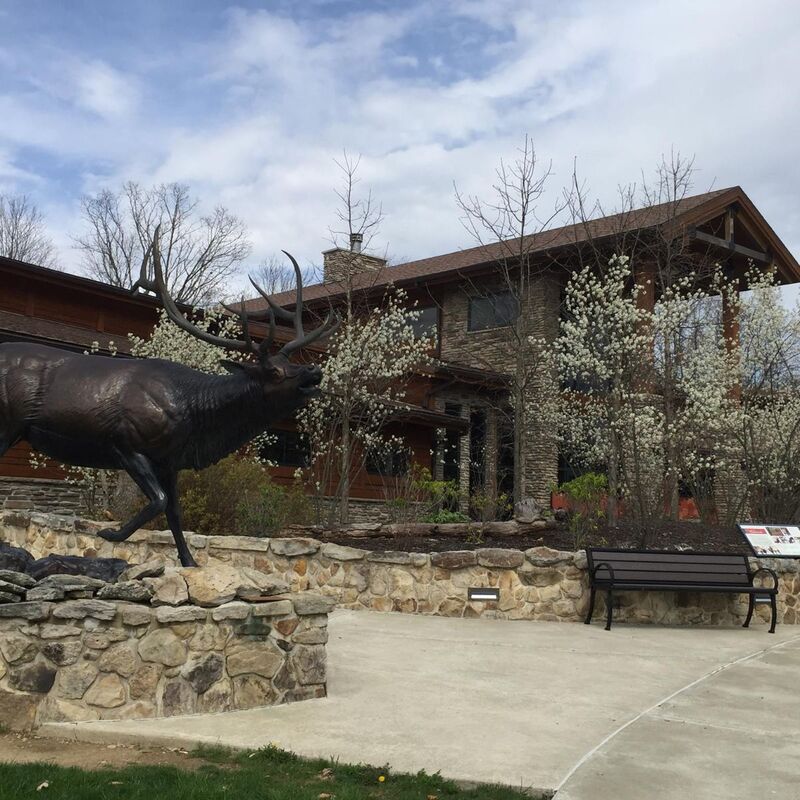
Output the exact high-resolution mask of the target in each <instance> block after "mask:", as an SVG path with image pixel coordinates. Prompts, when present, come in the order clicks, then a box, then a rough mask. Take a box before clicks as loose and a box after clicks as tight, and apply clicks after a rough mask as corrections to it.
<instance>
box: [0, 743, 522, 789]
mask: <svg viewBox="0 0 800 800" xmlns="http://www.w3.org/2000/svg"><path fill="white" fill-rule="evenodd" d="M193 755H194V756H196V757H197V758H199V759H202V762H201V763H199V765H198V764H195V765H188V764H187V769H178V768H176V767H168V766H130V767H125V768H123V769H102V770H92V771H86V770H81V769H76V768H73V767H57V766H54V765H51V764H43V763H33V764H0V800H12V799H13V800H22V799H23V798H36V800H114V798H125V800H129V799H130V800H139V798H141V800H160V798H168V800H306V799H307V800H367V798H369V799H370V800H373V799H374V800H446V798H456V799H457V800H478V798H480V800H520V798H523V797H525V798H528V800H530V795H527V794H525V793H524V792H522V791H519V790H516V789H508V788H502V787H490V786H481V787H479V788H474V789H460V788H459V787H458V786H456V784H454V783H453V782H452V781H448V780H445V779H443V778H441V777H439V776H438V775H427V774H425V773H420V774H418V775H402V774H395V773H393V772H391V771H390V770H389V768H388V767H385V768H376V767H365V766H350V765H344V764H338V763H335V762H332V761H323V760H317V761H309V760H305V759H301V758H299V757H298V756H296V755H294V754H292V753H287V752H285V751H283V750H279V749H277V748H274V747H268V748H265V749H263V750H256V751H254V752H243V753H235V752H231V751H227V750H223V749H216V748H213V749H209V748H203V749H201V750H197V751H195V752H194V753H193Z"/></svg>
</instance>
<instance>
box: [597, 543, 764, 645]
mask: <svg viewBox="0 0 800 800" xmlns="http://www.w3.org/2000/svg"><path fill="white" fill-rule="evenodd" d="M586 557H587V560H588V566H589V579H590V588H591V594H590V598H589V611H588V614H587V616H586V620H585V622H586V624H587V625H588V624H589V623H590V622H591V620H592V614H593V613H594V604H595V598H596V594H597V591H598V590H599V591H604V592H605V593H606V630H611V619H612V612H613V599H614V592H615V591H637V592H640V591H661V592H724V593H727V594H746V595H748V596H749V598H750V603H749V607H748V610H747V618H746V619H745V622H744V627H745V628H746V627H748V626H749V625H750V621H751V619H752V617H753V610H754V608H755V604H756V600H757V599H758V598H763V599H764V600H768V601H769V603H770V607H771V609H772V623H771V625H770V629H769V632H770V633H775V623H776V621H777V615H778V611H777V602H776V601H777V595H778V576H777V575H776V574H775V572H774V571H773V570H771V569H766V568H763V567H762V568H760V569H757V570H752V569H751V568H750V561H749V559H748V557H747V556H746V555H741V554H738V553H706V552H695V551H675V550H625V549H616V548H609V547H587V548H586ZM759 574H764V575H769V576H771V577H772V582H773V585H772V586H761V585H758V584H756V582H755V578H756V576H757V575H759Z"/></svg>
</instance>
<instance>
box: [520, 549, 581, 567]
mask: <svg viewBox="0 0 800 800" xmlns="http://www.w3.org/2000/svg"><path fill="white" fill-rule="evenodd" d="M525 557H526V558H527V559H528V561H530V562H531V564H533V565H534V566H535V567H550V566H553V565H555V564H571V563H572V562H573V561H574V559H575V555H574V553H567V552H562V551H561V550H553V549H552V548H551V547H531V548H530V549H529V550H526V551H525Z"/></svg>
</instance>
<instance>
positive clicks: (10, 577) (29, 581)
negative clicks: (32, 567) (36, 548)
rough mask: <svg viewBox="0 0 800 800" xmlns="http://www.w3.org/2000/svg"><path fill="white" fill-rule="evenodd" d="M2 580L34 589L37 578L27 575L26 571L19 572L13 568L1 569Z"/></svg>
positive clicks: (22, 587)
mask: <svg viewBox="0 0 800 800" xmlns="http://www.w3.org/2000/svg"><path fill="white" fill-rule="evenodd" d="M0 581H5V582H7V583H11V584H13V585H14V586H18V587H19V588H21V589H23V590H24V589H32V588H33V587H34V586H36V580H35V579H34V578H31V576H30V575H26V574H25V573H24V572H17V570H13V569H0Z"/></svg>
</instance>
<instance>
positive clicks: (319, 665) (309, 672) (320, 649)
mask: <svg viewBox="0 0 800 800" xmlns="http://www.w3.org/2000/svg"><path fill="white" fill-rule="evenodd" d="M289 659H290V663H291V665H292V670H293V671H294V673H295V675H297V679H298V680H299V681H300V683H302V684H304V685H307V684H313V683H325V665H326V658H325V648H324V646H322V645H304V644H301V645H298V646H297V647H295V648H294V650H292V652H291V654H290V656H289Z"/></svg>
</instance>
